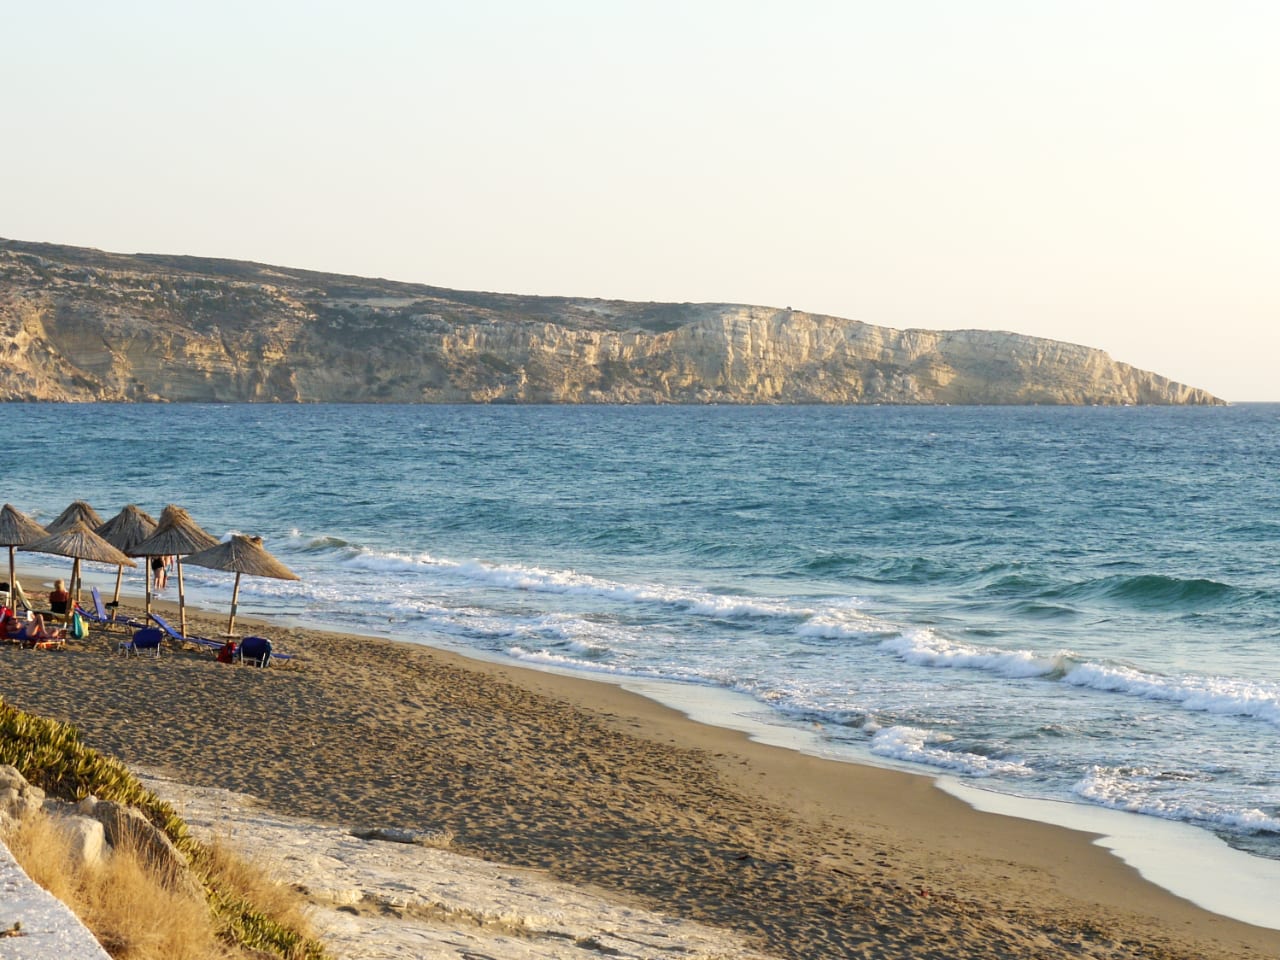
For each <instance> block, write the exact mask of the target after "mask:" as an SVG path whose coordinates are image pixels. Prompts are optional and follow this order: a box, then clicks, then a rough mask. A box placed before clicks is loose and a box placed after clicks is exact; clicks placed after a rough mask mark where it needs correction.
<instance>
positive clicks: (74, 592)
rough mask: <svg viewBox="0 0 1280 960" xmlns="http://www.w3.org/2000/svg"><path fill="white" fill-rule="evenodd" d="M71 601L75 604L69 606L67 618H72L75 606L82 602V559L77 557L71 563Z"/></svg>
mask: <svg viewBox="0 0 1280 960" xmlns="http://www.w3.org/2000/svg"><path fill="white" fill-rule="evenodd" d="M69 592H70V594H71V599H72V600H73V601H74V603H69V604H67V616H68V617H70V616H71V612H72V611H73V610H75V604H78V603H79V602H80V558H79V557H76V558H75V560H73V561H72V562H71V590H70V591H69Z"/></svg>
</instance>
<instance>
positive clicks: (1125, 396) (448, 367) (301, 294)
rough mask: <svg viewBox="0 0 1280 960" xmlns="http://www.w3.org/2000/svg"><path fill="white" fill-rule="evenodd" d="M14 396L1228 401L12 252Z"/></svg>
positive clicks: (1023, 363) (1038, 367) (8, 273)
mask: <svg viewBox="0 0 1280 960" xmlns="http://www.w3.org/2000/svg"><path fill="white" fill-rule="evenodd" d="M0 350H2V351H3V356H4V363H3V365H0V399H3V400H27V401H149V402H163V401H173V402H247V401H255V402H366V403H367V402H376V403H734V404H748V403H779V404H858V403H883V404H948V403H951V404H1103V405H1128V404H1218V403H1221V402H1222V401H1220V400H1218V399H1217V398H1216V397H1214V396H1212V395H1211V394H1209V393H1207V392H1206V391H1204V390H1201V389H1198V388H1196V387H1192V386H1187V385H1184V384H1181V383H1176V382H1174V381H1172V380H1169V379H1168V378H1166V377H1162V376H1159V375H1158V374H1155V373H1152V372H1149V371H1145V370H1139V369H1137V368H1135V367H1132V366H1129V365H1128V364H1125V363H1118V362H1116V361H1114V360H1112V359H1111V357H1110V356H1108V355H1107V354H1106V353H1105V352H1103V351H1101V350H1097V349H1093V348H1090V347H1085V346H1078V345H1075V344H1070V343H1062V342H1059V341H1055V340H1048V339H1043V338H1039V337H1030V336H1023V335H1020V334H1016V333H1007V332H1000V331H986V330H940V331H932V330H920V329H910V330H895V329H891V328H888V327H881V326H874V325H872V324H869V323H863V322H861V321H857V320H847V319H842V318H840V317H832V316H823V315H820V314H812V313H806V312H803V311H799V310H792V309H790V308H789V307H788V308H775V307H763V306H750V305H743V304H730V303H637V302H628V301H621V300H602V299H589V298H574V297H543V296H519V295H514V294H500V293H483V292H469V291H459V290H449V289H445V288H442V287H433V286H428V285H425V284H417V283H404V282H397V281H390V280H380V279H368V278H363V277H353V276H342V275H335V274H327V273H318V272H314V271H308V270H297V269H291V268H287V267H277V266H268V265H264V264H257V263H249V262H241V261H233V260H218V259H206V258H200V257H190V256H166V255H158V254H131V255H126V254H117V253H107V252H103V251H99V250H93V249H87V248H82V247H70V246H61V245H55V244H45V243H29V242H23V241H17V240H3V239H0Z"/></svg>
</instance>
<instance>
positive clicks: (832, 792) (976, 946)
mask: <svg viewBox="0 0 1280 960" xmlns="http://www.w3.org/2000/svg"><path fill="white" fill-rule="evenodd" d="M91 579H92V578H91ZM161 606H166V604H164V603H162V604H161ZM188 617H189V619H190V620H191V621H193V623H194V625H195V628H196V629H197V630H201V631H208V630H211V629H212V630H216V629H217V628H218V627H217V621H218V615H217V614H216V613H211V612H209V611H206V610H195V609H193V608H192V607H190V606H189V607H188ZM245 622H246V625H248V623H250V622H253V621H252V620H246V621H245ZM258 625H259V626H260V627H261V630H262V632H263V633H264V634H266V635H268V636H272V637H273V638H275V639H277V640H278V644H277V646H278V647H279V648H281V649H284V650H289V651H291V652H292V651H293V650H295V649H296V650H297V651H298V652H301V653H303V654H304V655H305V656H306V657H307V660H306V661H305V662H302V663H300V664H299V665H298V667H297V668H296V669H295V668H286V669H275V668H274V667H273V668H272V669H271V670H268V671H255V670H252V669H251V668H245V667H238V668H228V667H225V666H222V665H217V664H214V663H212V661H211V658H210V657H209V656H208V655H207V654H205V655H203V656H196V655H191V656H183V655H179V656H174V657H171V658H168V659H164V660H161V661H160V662H159V663H156V664H150V663H147V662H138V661H124V660H122V659H121V658H117V657H115V656H114V655H111V654H109V652H108V651H105V650H103V648H102V645H101V644H100V643H97V636H98V634H97V633H95V635H94V638H91V640H90V641H88V642H86V643H85V644H83V646H85V647H87V648H89V650H87V651H84V652H81V651H74V652H69V653H68V654H67V655H66V656H63V655H61V654H58V655H54V654H48V655H46V656H44V658H43V659H29V660H28V663H29V664H30V667H29V668H28V669H26V670H8V669H5V670H3V672H0V677H2V678H3V680H0V683H3V687H0V694H3V695H4V696H5V697H6V699H9V700H11V701H12V702H14V703H15V704H17V705H18V706H20V707H23V708H24V709H30V710H32V711H34V712H38V713H43V714H45V715H50V716H56V717H58V718H59V719H68V720H71V721H72V722H75V723H77V725H79V726H80V727H81V729H82V731H83V732H84V735H85V739H86V740H87V741H88V742H89V743H90V744H91V745H93V746H97V747H99V748H100V749H105V750H106V751H107V752H110V753H113V754H115V755H117V756H121V757H122V759H124V760H125V761H126V762H127V763H136V764H137V765H139V766H145V767H150V768H157V767H158V768H161V769H165V768H168V769H169V771H170V773H171V774H172V775H173V776H174V777H175V779H179V780H182V781H183V782H192V781H193V780H194V781H195V782H194V783H193V785H196V786H226V787H230V788H233V789H236V790H240V791H242V792H246V793H250V794H252V795H254V796H257V797H259V798H260V799H262V800H264V801H265V802H266V803H267V805H268V806H270V807H272V808H273V809H277V810H279V811H280V812H282V813H290V812H293V811H298V812H300V813H302V814H305V815H308V816H315V817H318V818H320V819H324V820H327V821H330V822H338V823H357V822H360V821H361V820H362V819H363V820H367V819H368V818H369V817H370V816H371V813H372V812H378V813H381V814H382V815H384V816H386V815H392V814H394V815H395V816H397V817H399V818H400V820H401V822H400V823H399V824H388V825H399V826H413V825H414V824H415V823H417V824H420V825H421V824H430V825H433V826H438V825H442V826H447V827H449V828H450V829H452V830H454V831H455V833H456V834H457V835H458V838H459V843H458V846H459V847H460V848H461V849H462V850H463V851H464V852H466V853H472V854H476V855H479V856H481V857H484V858H485V859H489V860H495V861H497V862H505V863H511V864H513V865H517V866H522V867H534V868H538V869H542V870H546V871H548V872H549V873H550V874H551V875H552V876H556V877H558V878H560V879H562V880H568V881H570V882H573V883H586V884H589V885H591V886H595V887H601V888H604V889H608V890H609V891H610V896H611V897H613V898H620V899H622V900H626V899H628V898H637V899H638V900H640V901H641V902H644V903H647V904H649V905H660V906H661V907H662V908H664V909H667V910H672V908H673V907H674V908H675V909H674V910H673V911H672V912H675V913H677V914H678V915H680V916H684V917H687V918H690V919H697V920H700V921H702V922H710V923H712V924H713V925H719V926H724V927H727V928H729V929H733V930H735V931H737V932H740V933H742V934H744V935H747V936H749V937H751V938H753V940H754V942H755V943H756V944H757V945H759V946H760V948H761V949H765V950H767V951H768V952H770V953H772V954H774V955H775V956H806V955H808V956H811V955H813V954H814V952H818V953H823V954H825V955H834V956H840V955H847V956H878V955H881V954H880V953H878V952H876V951H879V950H882V949H884V950H888V951H889V952H890V953H893V952H894V951H902V950H909V951H910V952H912V953H913V954H914V955H917V956H936V957H947V956H953V955H968V956H974V957H979V956H990V957H1004V956H1016V955H1031V954H1035V955H1038V956H1046V957H1048V956H1064V957H1065V956H1080V955H1085V956H1098V957H1129V956H1134V957H1136V956H1145V957H1152V956H1162V957H1187V958H1190V957H1193V956H1194V957H1212V956H1220V957H1236V956H1239V957H1246V956H1256V955H1259V954H1260V953H1270V954H1275V953H1277V952H1280V933H1277V932H1276V931H1274V930H1267V929H1262V928H1259V927H1253V926H1249V925H1248V924H1244V923H1241V922H1239V921H1235V920H1231V919H1228V918H1226V917H1223V916H1220V915H1218V914H1214V913H1211V912H1209V911H1207V910H1204V909H1201V908H1199V907H1196V906H1194V905H1193V904H1191V903H1189V902H1187V901H1185V900H1181V899H1179V898H1178V897H1176V896H1174V895H1172V894H1170V893H1168V892H1167V891H1165V890H1163V889H1161V888H1159V887H1157V886H1155V885H1154V884H1151V883H1149V882H1147V881H1144V880H1142V879H1140V877H1139V874H1138V872H1137V871H1136V870H1135V869H1133V868H1132V867H1130V866H1128V865H1126V864H1125V863H1122V862H1121V861H1120V860H1119V859H1118V858H1117V857H1116V856H1115V855H1113V854H1112V853H1110V852H1109V851H1107V850H1104V849H1102V848H1101V847H1099V846H1096V845H1094V840H1095V836H1093V835H1090V834H1087V833H1082V832H1079V831H1072V830H1067V829H1064V828H1060V827H1056V826H1052V825H1048V824H1044V823H1040V822H1037V821H1033V820H1023V819H1018V818H1015V817H1010V816H1007V815H997V814H992V813H986V812H983V811H981V810H977V809H975V808H974V807H973V806H971V805H970V803H968V802H966V801H962V800H960V799H958V798H956V797H955V796H952V795H951V794H949V793H948V792H945V791H944V790H943V789H940V788H939V787H938V785H936V783H935V778H934V777H931V776H928V775H925V774H920V773H915V772H911V773H907V772H902V771H900V770H893V769H888V768H885V767H881V766H873V765H864V764H859V763H852V762H849V761H847V760H843V759H839V760H838V759H830V758H824V757H817V756H811V755H809V754H806V753H801V752H798V751H795V750H794V749H790V748H787V747H782V746H776V745H771V744H764V743H759V742H753V741H752V740H751V739H750V738H749V737H748V735H747V734H746V733H743V732H742V731H739V730H732V729H728V728H725V727H721V726H708V725H706V724H705V723H702V722H699V721H698V720H696V719H690V718H689V717H687V716H685V715H684V714H682V713H681V712H680V711H679V710H677V709H673V708H671V707H668V706H665V705H663V704H661V703H658V702H655V701H654V700H652V699H650V698H649V697H648V696H646V695H645V694H642V693H639V692H635V691H632V690H628V689H626V688H625V687H624V686H622V685H618V684H614V683H608V682H600V680H597V679H593V678H588V677H583V676H581V675H573V676H564V675H562V674H560V673H558V672H551V671H543V670H539V669H536V668H531V667H528V666H523V665H521V666H517V665H514V664H508V663H498V662H491V661H489V660H485V659H476V658H472V657H467V656H465V655H463V654H461V653H457V652H454V651H452V650H447V649H442V648H436V647H428V646H426V645H424V644H419V643H413V642H407V641H398V640H389V639H384V638H353V637H347V636H344V635H341V634H331V633H325V632H323V631H319V630H313V629H311V628H310V627H309V626H295V627H292V628H289V627H284V628H282V627H280V626H278V625H274V624H271V623H269V622H259V624H258ZM35 653H38V652H34V651H13V654H15V655H16V656H11V657H6V659H8V660H10V661H14V660H17V659H18V658H19V657H28V658H30V656H31V655H32V654H35ZM104 654H107V655H104ZM55 658H56V659H55ZM126 664H127V665H126ZM104 681H106V682H104ZM15 690H16V691H17V692H14V691H15ZM161 692H163V693H164V694H165V696H163V697H161V696H158V695H157V694H158V693H161ZM219 714H221V715H222V716H223V718H224V719H228V720H230V719H234V720H235V721H236V722H235V723H227V724H219V722H218V720H219ZM495 715H496V719H495ZM253 720H257V721H259V722H261V721H264V720H266V721H268V722H267V723H266V724H265V725H262V726H260V727H258V728H256V729H248V730H246V728H245V725H246V723H248V722H250V721H253ZM272 721H273V722H274V724H275V725H276V730H277V732H275V733H271V732H270V731H271V730H272V729H273V724H272ZM257 730H261V731H263V733H262V736H265V737H267V738H268V739H267V740H265V741H264V740H262V739H261V738H260V737H259V736H258V735H257ZM353 733H354V734H355V735H354V736H353V735H352V734H353ZM282 766H284V767H285V769H281V767H282ZM295 772H296V774H297V776H293V775H292V774H294V773H295ZM353 776H354V777H358V778H360V782H358V783H353V782H352V779H351V778H353ZM787 911H790V912H791V913H792V914H793V915H790V916H788V915H785V914H786V912H787ZM1153 950H1154V951H1155V952H1152V951H1153ZM957 951H959V953H957Z"/></svg>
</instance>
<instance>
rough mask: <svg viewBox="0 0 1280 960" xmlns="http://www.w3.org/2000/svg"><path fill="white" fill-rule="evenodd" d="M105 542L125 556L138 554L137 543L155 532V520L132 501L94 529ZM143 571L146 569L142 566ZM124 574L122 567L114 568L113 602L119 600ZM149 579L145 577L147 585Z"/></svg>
mask: <svg viewBox="0 0 1280 960" xmlns="http://www.w3.org/2000/svg"><path fill="white" fill-rule="evenodd" d="M94 532H95V533H97V535H98V536H100V537H101V538H102V539H103V540H105V541H107V543H109V544H111V545H112V546H113V547H115V548H116V549H117V550H119V551H120V552H121V553H123V554H125V555H126V556H130V557H136V556H140V554H139V553H138V552H137V549H136V548H137V546H138V544H140V543H142V542H143V541H144V540H146V539H147V537H149V536H151V535H152V534H153V533H155V532H156V521H155V519H154V518H153V517H152V516H151V514H149V513H145V512H144V511H142V510H139V509H138V508H137V507H135V506H134V505H133V504H132V503H131V504H129V505H128V506H127V507H125V508H124V509H123V510H121V511H120V512H119V513H117V514H116V515H115V516H114V517H112V518H111V519H110V520H108V521H107V522H106V523H104V524H103V525H102V526H100V527H98V529H97V530H95V531H94ZM143 573H144V574H145V573H146V569H145V568H143ZM123 575H124V567H117V568H116V592H115V596H113V597H112V598H111V602H112V603H113V604H118V603H119V602H120V580H121V577H122V576H123ZM150 584H151V580H150V578H149V577H148V578H147V585H148V586H150Z"/></svg>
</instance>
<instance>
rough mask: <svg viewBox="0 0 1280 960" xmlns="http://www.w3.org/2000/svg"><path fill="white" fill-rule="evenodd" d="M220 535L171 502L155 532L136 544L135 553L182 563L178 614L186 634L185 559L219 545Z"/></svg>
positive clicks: (179, 574)
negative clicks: (175, 558)
mask: <svg viewBox="0 0 1280 960" xmlns="http://www.w3.org/2000/svg"><path fill="white" fill-rule="evenodd" d="M217 545H218V538H217V537H213V536H210V535H209V534H207V533H205V532H204V531H203V530H201V529H200V525H199V524H197V523H196V522H195V521H194V520H192V519H191V514H189V513H187V511H185V510H183V509H182V508H181V507H178V506H175V505H174V504H172V503H171V504H169V506H167V507H165V508H164V510H163V511H161V513H160V522H159V523H158V524H156V529H155V532H154V533H152V534H151V536H149V537H147V539H146V540H143V541H142V543H139V544H138V545H137V546H135V547H134V548H133V549H134V556H138V557H170V556H172V557H177V565H178V616H179V617H180V619H181V624H182V635H183V636H184V637H185V636H186V635H187V593H186V587H185V586H184V585H183V582H182V558H183V557H184V556H186V555H187V554H189V553H198V552H199V551H201V550H207V549H208V548H209V547H216V546H217ZM150 612H151V580H150V578H148V579H147V613H150Z"/></svg>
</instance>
